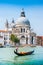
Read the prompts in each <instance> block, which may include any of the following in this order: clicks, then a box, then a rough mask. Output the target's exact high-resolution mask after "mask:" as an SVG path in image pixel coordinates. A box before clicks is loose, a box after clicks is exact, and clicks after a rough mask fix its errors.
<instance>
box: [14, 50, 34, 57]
mask: <svg viewBox="0 0 43 65" xmlns="http://www.w3.org/2000/svg"><path fill="white" fill-rule="evenodd" d="M33 52H34V50H33V51H29V52H20V53H18V52H16V51H15V50H14V53H15V54H16V55H18V56H25V55H31V54H32V53H33Z"/></svg>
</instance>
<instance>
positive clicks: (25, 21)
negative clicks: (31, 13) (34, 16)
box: [16, 10, 30, 27]
mask: <svg viewBox="0 0 43 65" xmlns="http://www.w3.org/2000/svg"><path fill="white" fill-rule="evenodd" d="M16 24H21V25H23V24H24V25H28V26H29V27H30V22H29V20H28V19H27V18H26V16H25V12H24V10H22V12H21V15H20V17H19V18H18V19H17V20H16Z"/></svg>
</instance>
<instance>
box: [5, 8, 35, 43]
mask: <svg viewBox="0 0 43 65" xmlns="http://www.w3.org/2000/svg"><path fill="white" fill-rule="evenodd" d="M5 25H6V27H5V29H6V30H7V31H8V34H9V35H8V36H10V35H11V34H14V35H16V36H17V37H18V38H19V39H20V44H36V33H35V32H32V31H31V26H30V22H29V20H28V19H27V18H26V15H25V12H24V10H23V9H22V11H21V14H20V17H19V18H18V19H17V20H16V21H14V19H13V20H12V23H11V24H9V23H8V21H6V24H5ZM9 42H10V41H9Z"/></svg>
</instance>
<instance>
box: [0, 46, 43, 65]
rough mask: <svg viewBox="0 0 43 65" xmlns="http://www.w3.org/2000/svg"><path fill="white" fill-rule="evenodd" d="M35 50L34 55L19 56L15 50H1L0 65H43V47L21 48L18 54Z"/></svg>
mask: <svg viewBox="0 0 43 65" xmlns="http://www.w3.org/2000/svg"><path fill="white" fill-rule="evenodd" d="M33 49H34V51H35V52H34V53H33V54H32V55H27V56H17V55H16V54H14V50H15V48H0V65H36V64H37V65H43V47H41V46H37V47H23V48H22V47H20V48H19V51H18V52H20V51H30V50H33Z"/></svg>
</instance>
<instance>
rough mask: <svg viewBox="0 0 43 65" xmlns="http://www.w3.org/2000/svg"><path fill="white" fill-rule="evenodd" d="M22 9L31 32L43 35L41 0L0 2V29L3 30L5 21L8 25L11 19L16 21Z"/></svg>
mask: <svg viewBox="0 0 43 65" xmlns="http://www.w3.org/2000/svg"><path fill="white" fill-rule="evenodd" d="M22 8H24V11H25V15H26V18H27V19H28V20H29V21H30V25H31V28H32V31H34V32H36V34H37V35H40V36H41V35H43V0H0V29H4V28H5V22H6V19H8V22H9V23H11V22H12V19H13V18H14V20H15V21H16V20H17V19H18V18H19V17H20V13H21V10H22Z"/></svg>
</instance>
